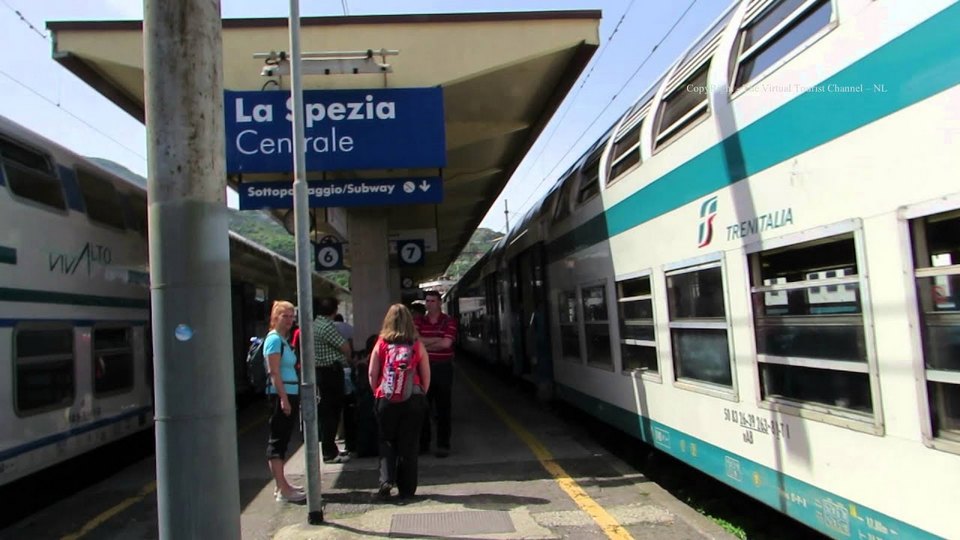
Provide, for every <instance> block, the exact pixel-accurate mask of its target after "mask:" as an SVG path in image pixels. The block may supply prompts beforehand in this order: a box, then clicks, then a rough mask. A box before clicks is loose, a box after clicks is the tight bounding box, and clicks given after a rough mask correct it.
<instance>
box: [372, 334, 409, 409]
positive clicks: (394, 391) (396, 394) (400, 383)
mask: <svg viewBox="0 0 960 540" xmlns="http://www.w3.org/2000/svg"><path fill="white" fill-rule="evenodd" d="M381 351H382V352H384V353H385V354H384V362H383V374H382V376H381V377H382V378H381V379H380V392H381V393H382V394H383V398H384V399H388V400H390V402H391V403H400V402H403V401H406V400H407V399H409V398H410V396H411V395H413V393H414V378H416V372H417V361H419V357H418V355H417V351H416V349H415V345H413V344H411V343H386V342H384V344H383V348H382V349H381Z"/></svg>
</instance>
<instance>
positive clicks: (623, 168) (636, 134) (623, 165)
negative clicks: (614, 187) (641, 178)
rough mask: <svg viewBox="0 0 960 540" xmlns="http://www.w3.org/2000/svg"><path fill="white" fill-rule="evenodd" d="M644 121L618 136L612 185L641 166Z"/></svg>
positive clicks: (611, 177)
mask: <svg viewBox="0 0 960 540" xmlns="http://www.w3.org/2000/svg"><path fill="white" fill-rule="evenodd" d="M642 126H643V119H642V118H641V119H640V120H638V121H637V123H636V124H635V125H634V126H633V127H631V128H629V129H627V131H626V133H622V134H621V135H618V136H617V140H616V142H614V143H613V157H612V158H611V160H610V161H611V163H612V164H611V165H610V181H609V182H608V184H612V183H613V182H615V181H616V180H617V179H618V178H620V177H621V176H623V175H624V174H625V173H626V172H627V171H629V170H630V169H632V168H633V167H635V166H636V165H639V164H640V129H641V127H642Z"/></svg>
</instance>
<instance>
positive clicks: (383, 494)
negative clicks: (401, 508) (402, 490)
mask: <svg viewBox="0 0 960 540" xmlns="http://www.w3.org/2000/svg"><path fill="white" fill-rule="evenodd" d="M391 490H393V484H391V483H390V482H384V483H382V484H380V489H378V490H377V498H378V499H389V498H390V491H391Z"/></svg>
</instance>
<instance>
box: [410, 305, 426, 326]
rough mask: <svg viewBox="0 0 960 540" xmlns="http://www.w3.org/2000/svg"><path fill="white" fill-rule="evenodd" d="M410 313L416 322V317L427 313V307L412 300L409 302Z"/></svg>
mask: <svg viewBox="0 0 960 540" xmlns="http://www.w3.org/2000/svg"><path fill="white" fill-rule="evenodd" d="M410 313H413V322H414V323H416V322H417V318H419V317H423V316H424V315H426V314H427V308H425V307H424V306H423V304H421V303H420V302H414V303H412V304H410Z"/></svg>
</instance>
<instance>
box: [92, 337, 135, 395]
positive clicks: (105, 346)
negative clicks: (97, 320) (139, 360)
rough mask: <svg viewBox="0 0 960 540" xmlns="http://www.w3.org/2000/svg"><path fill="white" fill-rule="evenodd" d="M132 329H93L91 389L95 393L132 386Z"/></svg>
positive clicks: (107, 392) (123, 390) (99, 393)
mask: <svg viewBox="0 0 960 540" xmlns="http://www.w3.org/2000/svg"><path fill="white" fill-rule="evenodd" d="M132 334H133V329H132V328H130V327H129V326H128V327H122V328H94V330H93V391H94V394H95V395H97V396H102V395H104V394H113V393H120V392H125V391H128V390H130V389H132V388H133V339H132Z"/></svg>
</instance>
